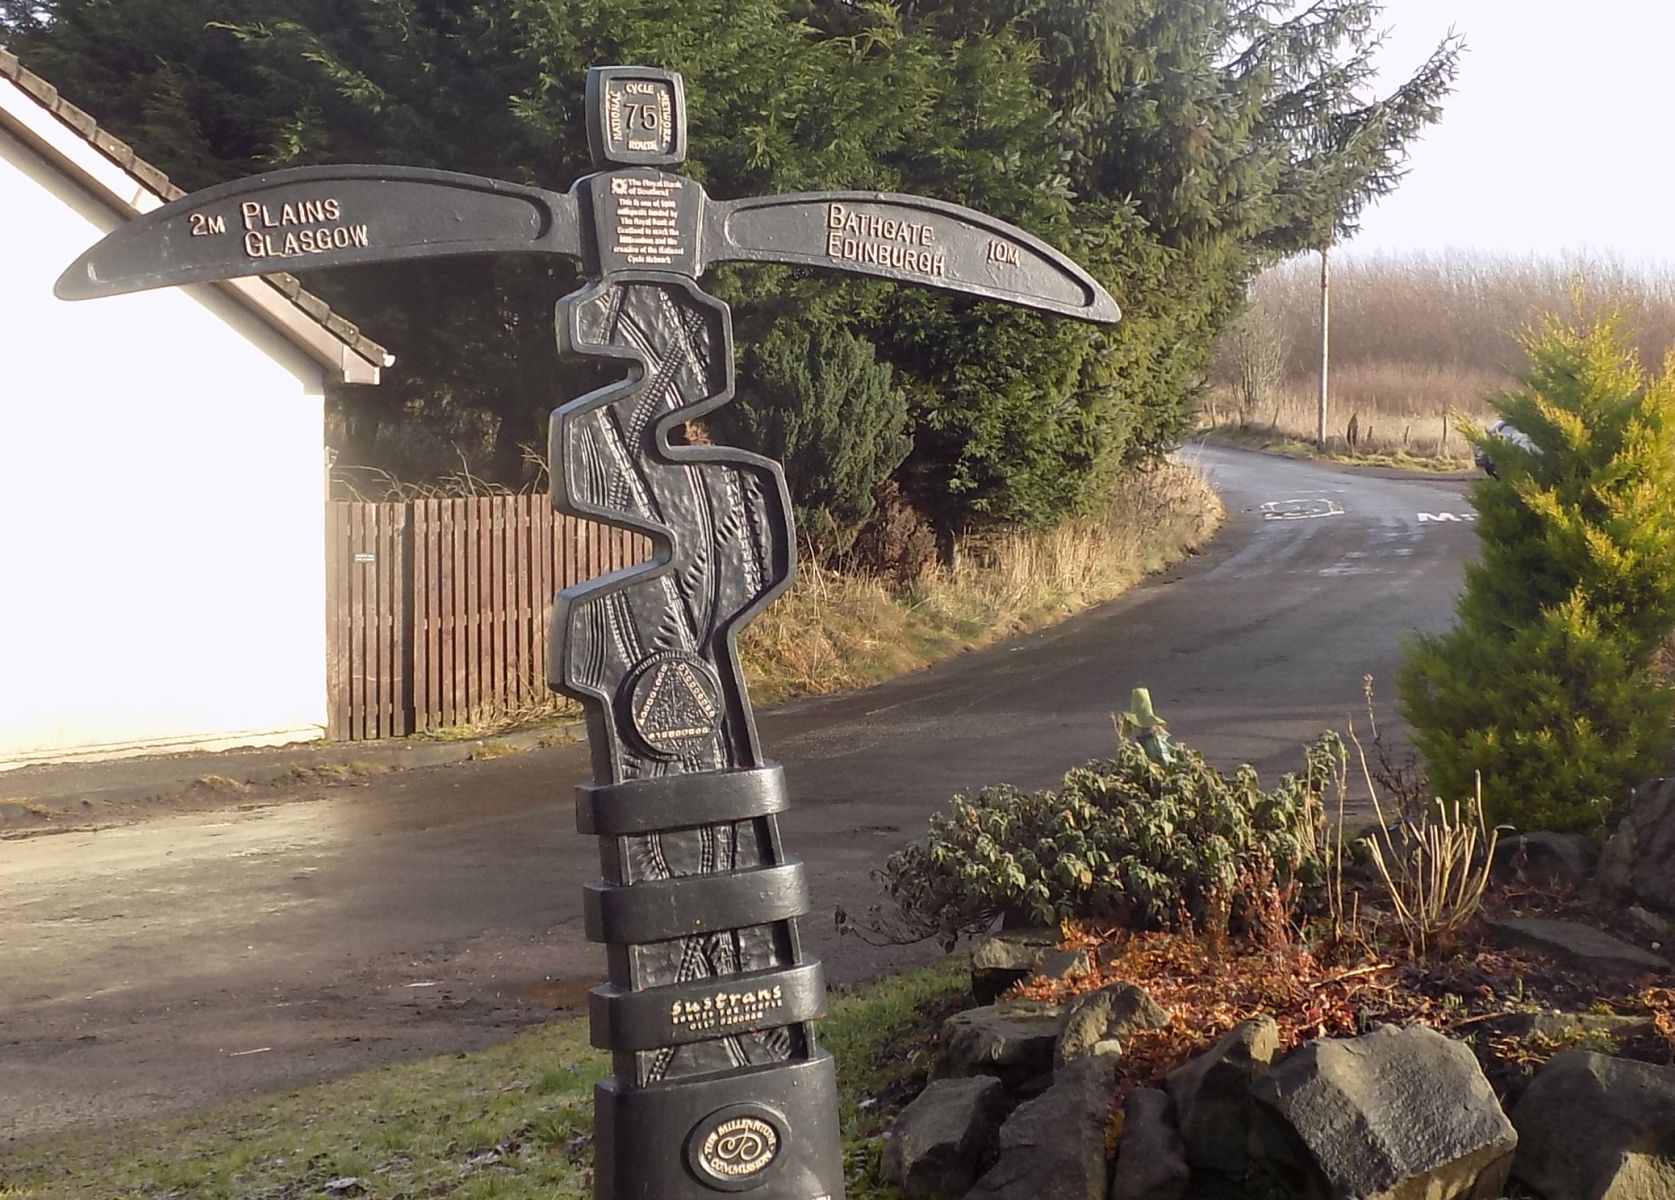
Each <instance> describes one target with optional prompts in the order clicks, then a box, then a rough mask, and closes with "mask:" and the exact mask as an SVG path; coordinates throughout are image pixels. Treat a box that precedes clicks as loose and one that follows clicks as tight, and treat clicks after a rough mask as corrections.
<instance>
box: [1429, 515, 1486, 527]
mask: <svg viewBox="0 0 1675 1200" xmlns="http://www.w3.org/2000/svg"><path fill="white" fill-rule="evenodd" d="M1475 520H1477V514H1476V513H1474V512H1464V513H1451V512H1443V513H1429V512H1422V513H1420V514H1419V523H1420V524H1421V525H1423V524H1425V523H1426V522H1427V521H1475Z"/></svg>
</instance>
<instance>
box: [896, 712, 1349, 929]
mask: <svg viewBox="0 0 1675 1200" xmlns="http://www.w3.org/2000/svg"><path fill="white" fill-rule="evenodd" d="M1170 750H1171V752H1172V753H1171V755H1170V756H1169V761H1168V762H1167V763H1166V764H1165V763H1158V762H1154V761H1153V760H1152V759H1151V758H1150V757H1149V756H1148V755H1147V753H1146V751H1145V750H1144V749H1143V748H1142V747H1141V746H1140V744H1139V743H1138V742H1136V741H1133V740H1130V739H1127V738H1124V739H1123V740H1122V741H1121V742H1120V744H1119V746H1118V751H1117V756H1116V757H1115V758H1114V759H1111V760H1108V761H1103V762H1093V763H1089V764H1088V765H1086V766H1083V767H1078V768H1076V769H1075V770H1073V771H1071V772H1069V773H1068V774H1067V775H1065V777H1064V783H1063V786H1062V787H1060V788H1059V789H1057V790H1056V791H1054V790H1048V791H1040V792H1035V793H1033V794H1031V793H1027V792H1023V791H1020V790H1018V789H1017V788H1014V787H1010V786H1005V785H1002V786H999V787H992V788H984V789H983V790H982V791H980V792H978V793H977V794H976V795H975V796H956V797H955V798H954V799H953V801H952V802H951V804H950V805H949V810H948V812H947V813H939V814H937V815H936V816H933V817H932V818H931V829H930V833H929V835H928V836H927V837H926V838H925V839H924V840H923V841H920V842H915V843H913V844H912V845H909V846H907V847H906V848H904V849H902V850H900V851H898V852H897V853H896V854H893V855H891V856H890V858H889V860H888V861H887V862H886V863H885V865H884V868H883V871H882V872H881V873H880V880H881V882H882V883H883V884H884V887H885V890H886V892H887V893H888V895H889V896H890V898H891V900H893V901H894V903H895V905H896V907H897V909H898V910H899V912H900V914H901V924H902V926H903V929H904V931H905V932H906V933H908V934H910V935H916V936H918V937H922V938H923V937H937V938H940V939H941V940H942V942H943V943H944V944H945V945H947V946H950V947H951V946H952V945H953V944H954V943H955V942H956V941H957V940H958V939H959V937H960V936H961V935H962V934H971V933H978V932H982V931H984V930H987V929H989V928H991V927H992V926H993V924H994V922H995V920H996V918H997V917H1000V916H1002V915H1003V914H1005V915H1013V916H1018V917H1024V918H1027V919H1029V920H1031V921H1033V922H1036V923H1039V924H1051V923H1054V922H1057V921H1062V920H1069V919H1082V920H1091V921H1115V922H1119V923H1122V924H1126V925H1130V926H1133V927H1137V928H1148V929H1155V928H1166V929H1178V928H1181V927H1183V926H1185V925H1188V924H1190V925H1193V926H1195V927H1197V928H1200V929H1205V930H1208V931H1213V932H1224V931H1225V930H1226V929H1227V928H1233V929H1241V928H1244V927H1246V926H1247V925H1248V924H1249V923H1251V922H1253V921H1254V920H1257V919H1259V918H1260V916H1261V913H1260V911H1259V909H1260V906H1261V905H1262V903H1263V901H1264V900H1265V899H1267V895H1265V894H1264V893H1268V892H1269V891H1270V888H1269V885H1272V886H1273V887H1277V888H1279V889H1280V890H1282V891H1284V892H1289V893H1292V894H1294V895H1296V896H1298V897H1299V898H1300V897H1301V895H1302V894H1308V893H1313V892H1314V891H1315V890H1317V889H1318V888H1320V887H1321V886H1322V885H1323V884H1324V879H1325V875H1324V856H1323V854H1322V848H1323V844H1324V843H1323V838H1324V834H1325V817H1324V806H1323V804H1322V797H1323V793H1324V791H1325V789H1326V787H1327V786H1328V785H1329V784H1331V783H1332V782H1333V781H1335V780H1336V779H1337V778H1339V774H1338V772H1339V769H1340V767H1341V763H1342V754H1343V745H1342V743H1341V742H1340V741H1339V740H1338V739H1337V737H1336V735H1333V734H1327V735H1325V736H1324V737H1322V738H1321V740H1320V741H1319V742H1317V743H1316V744H1315V745H1314V746H1313V747H1311V748H1310V749H1309V750H1308V751H1307V755H1306V767H1305V770H1304V772H1303V775H1302V776H1301V777H1300V778H1299V777H1297V776H1294V775H1287V776H1285V777H1284V779H1283V780H1281V782H1280V784H1279V786H1278V787H1276V788H1274V789H1273V790H1272V791H1267V792H1265V791H1263V790H1262V786H1261V782H1260V780H1259V779H1258V778H1257V774H1256V771H1255V770H1254V769H1253V768H1251V767H1249V766H1245V767H1240V768H1239V770H1237V771H1236V772H1234V773H1233V774H1232V775H1231V776H1225V775H1223V774H1221V773H1220V772H1219V771H1217V770H1216V769H1215V768H1214V767H1212V766H1210V765H1209V764H1208V763H1206V762H1205V761H1204V759H1203V757H1202V756H1201V755H1199V754H1198V753H1196V752H1195V751H1193V750H1191V749H1190V748H1188V747H1185V746H1181V745H1179V744H1178V743H1171V744H1170Z"/></svg>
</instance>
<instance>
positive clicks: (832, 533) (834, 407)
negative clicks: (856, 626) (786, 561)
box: [711, 325, 912, 554]
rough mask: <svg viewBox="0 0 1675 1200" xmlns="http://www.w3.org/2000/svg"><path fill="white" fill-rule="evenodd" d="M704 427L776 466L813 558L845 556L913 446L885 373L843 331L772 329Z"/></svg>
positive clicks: (903, 402) (867, 348)
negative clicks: (734, 393) (731, 396)
mask: <svg viewBox="0 0 1675 1200" xmlns="http://www.w3.org/2000/svg"><path fill="white" fill-rule="evenodd" d="M711 422H712V423H713V424H714V426H715V429H716V432H717V433H718V434H720V436H721V439H722V440H723V441H726V442H728V443H730V444H734V445H739V446H744V447H746V448H748V449H751V450H756V451H758V452H759V453H762V454H766V455H768V456H769V457H771V458H775V459H778V460H779V461H780V462H781V463H783V464H784V466H785V478H786V481H787V482H788V483H789V484H790V487H791V499H792V502H793V503H794V504H795V505H796V509H797V529H798V532H799V533H800V535H801V536H802V537H803V538H804V539H805V540H806V541H808V542H809V543H811V544H812V545H813V546H814V548H815V550H816V551H817V552H819V553H821V554H834V553H842V552H843V551H845V550H847V549H848V548H849V544H850V543H851V542H853V541H854V540H855V534H856V531H857V530H859V529H860V527H861V524H862V522H864V521H865V520H866V519H867V517H868V516H869V515H871V513H872V506H873V501H872V496H873V491H874V489H875V488H877V487H878V485H879V484H881V483H883V482H884V481H885V480H886V479H888V478H889V477H890V473H891V472H892V471H894V470H895V469H896V468H897V467H898V466H900V465H901V460H902V459H903V458H905V457H906V456H907V452H908V450H909V448H910V447H911V445H912V443H911V442H910V441H909V440H908V437H907V399H906V397H904V396H903V395H902V393H901V392H900V391H899V390H898V389H896V388H895V387H894V386H892V384H891V382H890V367H889V364H888V363H881V362H879V361H878V358H877V355H876V353H875V352H874V350H873V347H872V345H871V344H870V343H868V342H864V341H862V340H861V339H860V338H857V337H855V336H854V335H853V334H850V333H845V332H843V331H842V330H827V329H814V330H809V329H806V328H802V327H800V326H795V325H791V326H789V327H787V326H776V327H775V328H774V330H773V331H772V332H771V333H770V334H769V335H768V336H767V338H766V339H765V340H764V341H763V342H761V343H760V344H759V345H758V346H757V347H756V348H755V349H754V351H753V352H751V353H750V354H749V355H747V356H746V358H745V363H744V368H743V370H742V371H741V373H740V379H739V391H738V400H737V402H736V403H734V404H731V405H728V406H727V407H725V408H722V409H719V410H717V412H716V414H715V416H714V417H712V418H711Z"/></svg>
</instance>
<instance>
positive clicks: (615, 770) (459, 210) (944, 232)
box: [57, 67, 1119, 1200]
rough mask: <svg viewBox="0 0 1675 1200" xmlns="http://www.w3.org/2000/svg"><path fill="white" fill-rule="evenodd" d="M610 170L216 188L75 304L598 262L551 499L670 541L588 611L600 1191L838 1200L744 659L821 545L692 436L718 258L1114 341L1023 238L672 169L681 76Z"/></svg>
mask: <svg viewBox="0 0 1675 1200" xmlns="http://www.w3.org/2000/svg"><path fill="white" fill-rule="evenodd" d="M587 108H588V135H589V144H590V146H591V147H592V150H593V156H594V164H595V166H596V168H597V172H596V173H595V174H592V175H588V176H586V177H584V178H582V179H580V180H578V181H577V182H576V184H575V185H574V186H573V187H572V188H571V190H570V191H569V192H568V193H567V194H559V193H555V192H548V191H543V190H541V189H538V188H530V187H523V186H520V185H517V184H511V183H504V182H501V181H499V180H494V179H484V178H480V177H477V176H472V175H458V174H453V173H451V172H446V171H433V170H424V169H420V168H415V167H373V166H335V167H301V168H297V169H294V170H287V171H275V172H272V173H270V174H266V175H257V176H253V177H251V178H249V179H241V180H237V181H235V182H233V183H227V184H223V185H221V186H219V187H213V188H208V189H206V190H204V191H201V192H196V193H194V194H192V195H190V196H187V197H185V198H183V199H181V200H177V201H175V202H174V203H172V204H169V205H167V206H165V207H163V208H160V209H158V210H156V211H155V212H152V213H150V214H148V215H146V216H144V217H141V218H139V219H137V220H135V221H132V222H130V223H129V224H128V225H126V226H124V227H123V228H121V229H119V230H117V231H116V232H114V233H112V234H111V235H110V236H108V237H107V238H105V239H104V240H103V241H101V242H99V243H98V244H97V245H96V246H94V247H93V248H92V249H91V250H89V251H88V252H87V253H86V254H84V255H82V257H81V258H79V259H78V260H77V261H76V262H75V263H74V264H72V265H71V267H70V268H69V269H68V270H67V271H65V273H64V275H63V277H62V278H61V279H60V280H59V282H58V287H57V291H58V294H59V295H60V296H61V297H63V298H65V299H85V298H89V297H94V296H107V295H116V294H119V293H124V292H132V291H137V290H140V289H143V288H153V287H164V286H170V285H176V284H189V283H199V282H207V281H211V280H220V279H230V278H234V277H237V276H243V275H259V274H265V273H269V272H274V271H295V270H306V269H309V268H312V267H330V266H341V265H346V264H353V263H367V262H389V261H394V260H406V259H414V258H430V257H441V256H450V255H462V254H483V253H507V252H519V253H528V254H556V255H563V256H567V257H570V258H575V259H579V260H580V261H581V262H582V264H583V267H584V270H585V271H586V273H587V274H588V275H589V276H590V282H589V283H588V284H587V285H586V286H585V287H584V288H582V289H581V290H580V291H578V292H576V293H574V294H572V295H570V296H568V297H566V298H564V299H563V300H562V301H560V302H559V306H558V314H557V319H558V337H559V342H560V345H561V347H562V348H563V349H565V350H567V351H568V352H570V353H573V354H578V355H582V356H585V357H590V358H596V359H606V360H616V361H619V362H621V363H623V364H625V365H632V366H633V367H634V368H636V369H635V370H634V371H632V372H630V374H629V377H628V378H627V379H625V380H624V381H622V382H620V383H616V384H612V385H610V386H608V387H605V388H601V389H600V390H598V391H595V392H592V393H589V394H588V395H586V396H583V397H581V398H579V399H577V400H574V401H572V402H570V403H568V404H566V405H564V406H563V407H562V408H560V409H559V410H558V411H557V412H556V413H554V414H553V418H552V434H551V459H550V465H551V470H552V479H553V485H552V502H553V506H554V508H556V509H557V510H558V511H560V512H563V513H568V514H571V515H573V516H577V517H585V518H588V519H591V520H595V521H600V522H603V523H605V524H608V525H615V526H619V527H622V528H627V529H632V530H636V531H638V532H641V533H644V534H647V535H649V537H650V538H651V541H652V547H653V557H652V559H651V561H650V562H648V563H645V564H643V565H642V566H639V567H636V568H634V569H633V570H630V571H624V572H618V573H616V574H614V575H609V576H606V577H604V578H602V579H596V580H592V581H590V582H587V583H583V584H580V585H577V586H575V587H570V588H566V589H565V590H564V591H563V592H562V593H560V594H559V596H558V599H557V603H556V605H555V608H554V612H553V621H552V628H551V645H552V647H553V653H552V654H551V656H550V659H549V661H550V662H551V663H552V664H553V670H552V678H551V679H550V681H549V682H550V683H551V685H552V686H553V687H554V688H555V689H557V690H558V691H561V692H563V693H565V694H566V695H569V696H573V697H575V698H577V699H578V700H580V701H581V702H582V704H583V705H584V707H585V710H586V713H587V720H588V733H589V740H590V744H591V747H592V752H593V767H594V775H595V783H594V784H593V785H591V786H584V787H582V788H580V789H579V790H578V795H577V802H576V804H577V807H576V814H577V826H578V828H580V830H581V831H582V832H583V833H586V834H592V835H594V836H596V837H598V838H599V840H600V851H601V853H600V860H601V864H602V871H603V874H604V878H603V879H602V880H601V881H599V882H597V883H594V884H591V885H589V886H588V888H587V889H586V892H585V908H586V915H587V931H588V936H589V937H590V938H592V939H593V940H595V941H600V942H603V943H604V945H605V947H606V961H607V963H608V966H609V980H610V982H609V983H607V984H606V985H604V986H602V987H600V988H597V989H595V991H594V994H593V997H592V1003H591V1006H590V1009H591V1019H592V1033H593V1039H594V1043H595V1044H596V1045H598V1046H601V1047H603V1048H605V1049H608V1050H610V1051H611V1052H612V1053H613V1056H614V1058H613V1063H614V1075H613V1076H612V1078H610V1079H607V1080H605V1081H604V1082H602V1083H600V1084H599V1085H598V1088H597V1091H596V1094H595V1141H594V1146H595V1163H596V1172H595V1179H596V1183H595V1192H596V1195H597V1196H598V1197H599V1198H600V1200H651V1198H653V1197H655V1198H656V1200H680V1198H682V1197H686V1198H691V1200H696V1198H701V1197H704V1196H711V1197H713V1195H714V1193H716V1192H747V1191H749V1192H755V1193H756V1196H757V1197H760V1200H834V1198H836V1200H841V1197H842V1194H843V1169H842V1161H841V1155H840V1144H839V1138H838V1118H837V1085H836V1079H835V1075H834V1072H833V1067H832V1061H831V1057H830V1055H828V1054H827V1053H826V1052H825V1051H823V1050H821V1049H820V1047H819V1045H818V1043H817V1041H816V1038H815V1026H814V1021H815V1018H816V1017H818V1016H819V1015H820V1014H821V1012H822V1011H823V1009H824V1005H825V985H824V981H823V977H822V974H821V970H820V964H819V963H818V962H817V961H814V960H811V959H808V958H806V957H805V956H804V955H803V953H802V949H801V945H800V943H799V940H798V935H797V918H798V917H800V916H802V915H804V914H805V913H807V912H808V910H809V897H808V889H807V883H806V880H805V878H804V873H803V869H802V866H801V864H799V863H797V862H796V861H795V860H793V859H790V858H788V857H787V856H786V854H785V851H784V848H783V846H782V845H781V842H780V835H779V824H778V815H779V813H781V812H783V811H784V810H785V808H786V803H787V795H786V790H785V779H784V774H783V772H782V771H781V770H780V769H779V768H778V767H777V766H775V765H773V764H772V763H769V762H768V761H766V760H765V759H764V758H763V756H762V753H761V748H760V745H759V742H758V738H757V733H756V725H755V720H754V717H753V716H752V713H751V708H750V700H749V697H748V695H747V694H746V691H745V684H744V677H743V673H742V671H741V669H740V666H739V659H738V651H737V648H736V645H735V640H736V638H737V635H738V632H739V630H740V629H741V628H743V627H744V625H745V624H747V623H748V622H749V621H750V620H751V619H752V618H753V617H755V616H756V615H757V614H758V613H759V612H761V611H762V609H763V608H764V607H766V606H767V605H768V604H769V603H770V602H771V601H772V600H773V599H774V597H776V596H778V595H779V594H780V593H781V592H782V591H784V590H785V588H786V587H788V586H789V585H790V583H791V578H792V574H793V571H794V569H795V560H796V552H795V546H796V539H795V536H794V533H793V530H792V523H791V501H790V497H789V495H788V494H787V492H786V487H785V478H784V476H783V474H782V473H781V471H780V468H779V466H778V464H776V463H774V462H772V461H770V460H768V459H765V458H762V457H759V456H757V455H754V454H747V453H744V452H742V451H739V450H732V449H727V448H725V447H715V446H686V445H679V444H675V443H674V442H672V441H671V438H670V434H671V433H672V432H673V431H674V430H676V429H677V428H678V427H680V426H681V425H683V424H684V423H686V422H687V421H691V420H693V419H695V418H697V417H700V416H702V415H703V414H704V413H706V412H709V411H711V410H712V409H715V408H717V407H719V406H720V405H723V404H725V403H727V402H728V401H729V400H731V399H732V397H733V335H732V325H731V321H730V316H729V312H728V309H727V306H726V305H725V304H723V303H721V302H720V301H719V300H716V299H715V298H714V297H712V296H709V295H707V294H705V293H704V292H703V291H702V290H701V289H700V288H699V287H698V284H697V282H696V281H697V279H698V277H699V276H700V275H702V274H703V272H704V271H705V270H707V269H708V268H709V267H710V266H712V265H714V264H716V263H720V262H736V261H756V262H777V263H789V264H794V265H798V266H805V267H825V268H830V269H833V270H839V271H848V272H853V273H856V274H862V275H871V276H876V277H878V278H883V279H891V280H895V281H898V282H901V283H907V284H913V285H917V286H922V287H933V288H939V289H943V290H947V291H955V292H963V293H966V294H968V295H974V296H981V297H986V298H988V299H992V300H997V301H1001V302H1003V303H1008V304H1018V305H1023V306H1026V307H1029V308H1034V309H1039V310H1042V311H1045V312H1050V313H1058V314H1062V315H1065V316H1072V317H1078V318H1081V319H1083V320H1089V321H1099V322H1112V321H1115V320H1117V318H1118V315H1119V314H1118V311H1117V306H1116V303H1115V302H1114V301H1113V300H1112V299H1111V297H1110V295H1109V294H1107V292H1106V291H1105V289H1104V288H1102V287H1101V286H1100V285H1099V284H1098V283H1097V282H1096V281H1095V280H1094V279H1093V278H1092V276H1090V275H1089V274H1088V273H1087V272H1086V271H1084V270H1082V269H1081V268H1080V267H1078V266H1077V265H1076V264H1075V263H1073V262H1071V261H1070V260H1069V259H1068V258H1066V257H1065V256H1064V255H1063V254H1061V253H1059V252H1058V251H1057V250H1055V249H1053V248H1052V247H1051V246H1049V245H1047V244H1046V243H1045V242H1042V241H1040V240H1039V239H1037V238H1035V237H1032V236H1031V235H1029V234H1028V233H1025V232H1024V231H1023V230H1021V229H1018V228H1016V227H1014V226H1012V225H1008V224H1007V223H1005V222H1004V221H998V220H996V219H994V218H993V217H988V216H985V215H983V214H982V213H979V212H974V211H972V210H971V209H967V208H961V207H960V206H958V205H954V204H947V203H944V202H942V201H939V200H930V199H926V198H924V197H920V196H901V195H892V194H888V193H882V192H818V193H803V194H798V195H785V196H764V197H754V198H749V199H743V200H731V201H716V200H711V199H710V198H709V197H708V196H707V195H705V193H704V190H703V189H702V188H701V187H700V186H699V185H698V184H696V183H694V182H693V181H691V180H689V179H686V178H684V177H682V176H680V175H675V174H671V173H669V172H668V171H665V170H664V169H663V168H665V167H673V166H677V165H679V164H680V163H681V162H682V161H684V159H685V157H686V104H685V95H684V91H683V89H682V85H681V79H680V76H679V75H676V74H674V73H672V72H668V71H659V70H653V69H650V68H644V67H597V68H595V69H594V70H592V71H591V72H589V75H588V81H587Z"/></svg>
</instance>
